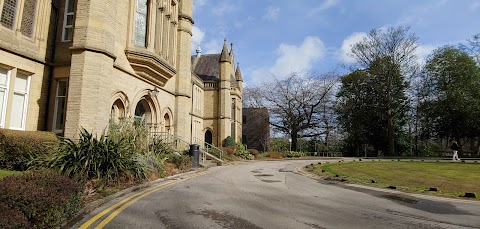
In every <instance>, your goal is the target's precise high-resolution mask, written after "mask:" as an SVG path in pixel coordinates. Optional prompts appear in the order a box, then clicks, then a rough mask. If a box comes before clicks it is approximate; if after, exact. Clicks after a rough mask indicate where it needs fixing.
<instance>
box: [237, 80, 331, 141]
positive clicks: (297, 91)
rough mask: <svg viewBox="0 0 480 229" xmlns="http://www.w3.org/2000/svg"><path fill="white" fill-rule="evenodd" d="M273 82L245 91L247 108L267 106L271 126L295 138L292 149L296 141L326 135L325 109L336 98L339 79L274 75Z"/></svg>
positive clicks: (248, 88) (247, 88)
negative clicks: (335, 89) (336, 85)
mask: <svg viewBox="0 0 480 229" xmlns="http://www.w3.org/2000/svg"><path fill="white" fill-rule="evenodd" d="M273 79H274V80H273V82H271V83H263V84H261V85H259V86H251V87H246V88H245V89H244V102H245V104H244V106H245V107H266V108H267V109H268V110H269V113H270V115H271V118H270V124H271V125H272V126H273V127H274V128H275V129H276V130H278V131H280V132H282V133H285V134H287V135H289V136H290V138H291V139H292V150H296V149H297V139H298V138H302V137H316V136H320V135H322V134H325V133H323V132H322V131H321V130H322V127H323V125H324V124H325V120H326V119H325V116H324V114H323V113H324V111H325V110H326V109H325V108H324V106H325V105H326V104H327V105H328V102H329V101H330V98H331V97H332V96H333V89H334V86H335V83H336V77H333V76H332V74H325V75H313V74H312V75H301V74H299V73H291V74H290V75H289V76H288V77H286V78H285V79H278V78H277V77H275V76H273Z"/></svg>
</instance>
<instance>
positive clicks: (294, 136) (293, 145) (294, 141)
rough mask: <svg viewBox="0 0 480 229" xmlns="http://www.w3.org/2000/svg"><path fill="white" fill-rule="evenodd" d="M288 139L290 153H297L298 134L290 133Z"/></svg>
mask: <svg viewBox="0 0 480 229" xmlns="http://www.w3.org/2000/svg"><path fill="white" fill-rule="evenodd" d="M290 138H291V139H292V143H291V144H292V147H291V151H297V138H298V133H297V132H293V131H292V133H291V134H290Z"/></svg>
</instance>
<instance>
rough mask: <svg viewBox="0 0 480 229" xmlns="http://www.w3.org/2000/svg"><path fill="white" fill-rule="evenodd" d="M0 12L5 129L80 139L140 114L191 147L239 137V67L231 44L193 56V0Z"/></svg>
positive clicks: (66, 1)
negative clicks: (83, 132)
mask: <svg viewBox="0 0 480 229" xmlns="http://www.w3.org/2000/svg"><path fill="white" fill-rule="evenodd" d="M0 10H1V11H0V14H1V15H0V22H1V23H0V128H7V129H17V130H48V131H54V132H56V133H58V134H59V135H64V136H66V137H75V136H76V134H77V133H78V132H79V128H81V127H83V128H85V129H87V130H89V131H92V132H96V133H99V132H102V131H104V130H105V128H107V127H108V124H109V121H110V120H112V121H118V120H121V119H124V118H132V119H134V118H139V117H144V118H145V119H146V122H147V123H148V125H149V126H150V128H151V129H152V131H156V132H164V133H169V134H171V135H172V136H175V137H179V138H181V139H183V140H184V141H187V142H197V140H198V141H200V142H201V141H206V142H209V143H213V144H214V145H219V144H220V142H221V141H222V140H223V139H225V138H226V137H227V136H233V137H234V138H235V139H236V141H241V133H242V120H241V117H242V109H241V104H242V81H243V80H242V75H241V72H240V68H239V67H238V65H237V67H236V68H235V64H234V63H235V62H234V53H233V48H230V50H228V48H227V44H226V42H225V44H224V47H223V50H221V53H220V54H215V55H203V56H202V55H201V51H200V50H198V51H197V55H196V56H192V55H191V51H190V50H191V38H192V25H193V23H194V21H193V18H192V0H130V1H127V0H96V1H90V0H51V1H39V0H0ZM232 47H233V46H232ZM219 51H220V50H219Z"/></svg>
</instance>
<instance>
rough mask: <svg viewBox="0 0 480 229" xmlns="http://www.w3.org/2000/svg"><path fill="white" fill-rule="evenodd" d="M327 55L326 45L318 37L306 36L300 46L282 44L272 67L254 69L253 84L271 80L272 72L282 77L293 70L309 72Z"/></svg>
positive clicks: (252, 74)
mask: <svg viewBox="0 0 480 229" xmlns="http://www.w3.org/2000/svg"><path fill="white" fill-rule="evenodd" d="M324 55H325V45H324V44H323V42H322V40H320V38H318V37H314V36H309V37H306V38H305V39H304V41H303V43H302V44H301V45H299V46H296V45H290V44H283V43H282V44H280V46H279V47H278V48H277V59H276V61H275V64H274V65H273V66H271V67H261V68H257V69H255V70H253V71H252V73H251V76H252V80H251V82H252V84H258V83H261V82H265V81H269V79H272V77H273V76H272V74H273V75H275V76H276V77H279V78H282V77H285V76H287V75H288V74H290V73H292V72H308V71H309V70H310V69H311V68H312V66H313V64H314V63H315V62H317V61H319V60H320V59H322V57H323V56H324Z"/></svg>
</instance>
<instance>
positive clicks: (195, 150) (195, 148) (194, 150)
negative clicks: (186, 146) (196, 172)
mask: <svg viewBox="0 0 480 229" xmlns="http://www.w3.org/2000/svg"><path fill="white" fill-rule="evenodd" d="M189 154H190V156H193V168H194V169H198V168H199V167H200V164H199V161H200V155H199V154H200V146H199V145H197V144H191V145H190V151H189Z"/></svg>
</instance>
